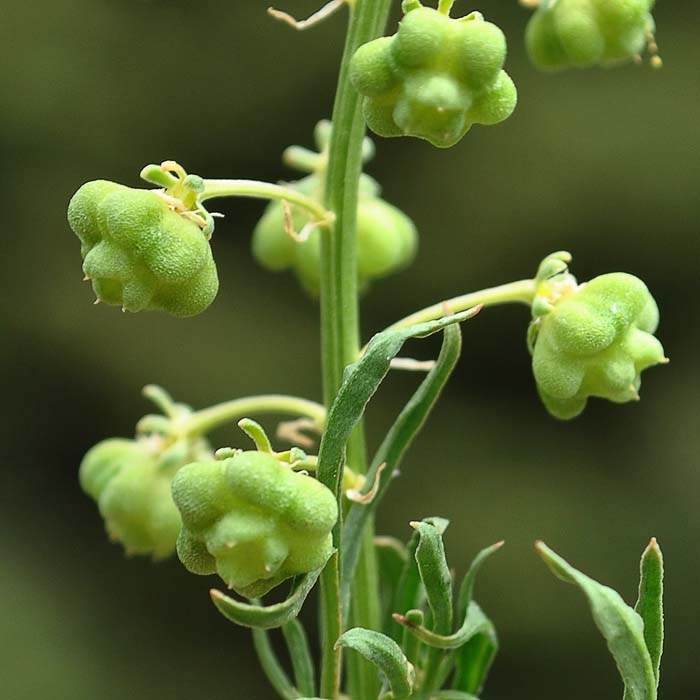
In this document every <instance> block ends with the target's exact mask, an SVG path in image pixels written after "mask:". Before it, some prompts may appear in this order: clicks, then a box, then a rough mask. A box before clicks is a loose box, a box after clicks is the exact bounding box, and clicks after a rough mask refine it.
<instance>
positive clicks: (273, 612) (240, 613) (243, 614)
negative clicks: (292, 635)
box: [209, 570, 321, 629]
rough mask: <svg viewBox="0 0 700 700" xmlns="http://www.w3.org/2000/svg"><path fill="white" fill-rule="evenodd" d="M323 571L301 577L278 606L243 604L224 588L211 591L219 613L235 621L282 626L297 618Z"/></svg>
mask: <svg viewBox="0 0 700 700" xmlns="http://www.w3.org/2000/svg"><path fill="white" fill-rule="evenodd" d="M320 573H321V570H318V571H312V572H311V573H308V574H305V575H304V576H299V577H297V578H296V579H295V580H294V583H293V584H292V591H291V593H290V594H289V596H288V597H287V598H286V599H285V600H283V601H282V602H281V603H276V604H274V605H267V606H263V605H258V604H257V603H241V602H240V601H238V600H234V599H233V598H229V596H227V595H225V594H224V593H222V592H221V591H217V590H216V589H212V590H211V591H210V592H209V593H210V595H211V599H212V601H213V603H214V605H216V607H217V609H218V610H219V612H220V613H221V614H222V615H223V616H224V617H225V618H226V619H228V620H231V622H235V623H236V624H237V625H241V626H243V627H254V628H258V629H273V628H275V627H281V626H282V625H284V624H286V623H287V622H289V621H290V620H293V619H294V618H295V617H296V616H297V615H298V614H299V611H300V610H301V607H302V605H304V601H305V600H306V596H308V595H309V592H310V591H311V589H312V588H313V587H314V584H315V583H316V580H317V579H318V577H319V574H320Z"/></svg>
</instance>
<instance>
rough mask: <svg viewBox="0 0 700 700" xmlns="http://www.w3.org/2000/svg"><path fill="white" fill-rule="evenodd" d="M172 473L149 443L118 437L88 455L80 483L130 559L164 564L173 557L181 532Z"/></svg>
mask: <svg viewBox="0 0 700 700" xmlns="http://www.w3.org/2000/svg"><path fill="white" fill-rule="evenodd" d="M172 472H173V470H172V465H167V467H164V466H163V464H162V463H161V460H160V459H159V454H158V452H157V451H156V450H154V449H153V445H152V444H151V443H150V442H149V441H148V440H125V439H119V438H114V439H110V440H104V441H103V442H100V443H98V444H97V445H95V447H93V448H92V449H91V450H90V451H89V452H88V453H87V454H86V455H85V457H84V459H83V461H82V463H81V465H80V484H81V486H82V488H83V490H84V491H85V492H86V493H87V494H88V495H89V496H91V497H92V498H93V499H94V500H95V501H96V502H97V505H98V507H99V510H100V514H101V515H102V517H103V518H104V520H105V527H106V529H107V532H108V533H109V536H110V538H111V539H113V540H115V541H118V542H121V543H122V544H123V545H124V548H125V549H126V550H127V552H128V553H129V554H146V555H152V556H153V558H154V559H161V558H163V557H167V556H169V555H170V554H172V553H173V551H174V550H175V543H176V541H177V536H178V533H179V531H180V514H179V513H178V510H177V508H176V507H175V504H174V503H173V500H172V497H171V495H170V485H171V482H172Z"/></svg>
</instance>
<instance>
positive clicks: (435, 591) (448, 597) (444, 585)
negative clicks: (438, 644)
mask: <svg viewBox="0 0 700 700" xmlns="http://www.w3.org/2000/svg"><path fill="white" fill-rule="evenodd" d="M448 524H449V523H448V521H447V520H445V519H444V518H426V519H424V520H421V521H414V522H412V523H411V527H412V528H414V529H415V530H416V532H418V547H417V548H416V563H417V564H418V573H419V574H420V578H421V581H422V583H423V588H424V589H425V593H426V596H427V598H428V605H429V606H430V610H431V611H432V613H433V628H434V631H435V632H437V633H438V634H449V633H450V631H451V630H452V575H451V574H450V568H449V566H448V565H447V559H446V558H445V547H444V545H443V542H442V535H443V533H444V532H445V530H446V529H447V525H448Z"/></svg>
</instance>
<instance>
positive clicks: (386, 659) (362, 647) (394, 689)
mask: <svg viewBox="0 0 700 700" xmlns="http://www.w3.org/2000/svg"><path fill="white" fill-rule="evenodd" d="M338 644H339V645H341V646H344V647H347V648H349V649H353V650H354V651H356V652H357V653H358V654H360V655H362V656H363V657H364V658H365V659H367V661H369V662H371V663H372V664H374V665H375V666H376V667H377V668H378V669H379V670H380V671H381V672H382V673H383V674H384V675H385V676H386V679H387V681H388V682H389V686H390V688H391V694H392V696H393V698H394V700H405V699H406V698H408V697H409V696H410V695H411V693H412V692H413V681H414V670H413V666H412V665H411V663H410V662H409V661H408V659H407V658H406V657H405V656H404V654H403V652H402V651H401V648H400V647H399V645H398V644H397V643H396V642H395V641H394V640H393V639H391V638H389V637H387V636H386V635H384V634H382V633H381V632H375V631H373V630H366V629H362V628H361V627H355V628H353V629H350V630H348V631H347V632H346V633H345V634H344V635H343V636H342V637H341V638H340V639H339V640H338Z"/></svg>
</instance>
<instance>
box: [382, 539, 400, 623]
mask: <svg viewBox="0 0 700 700" xmlns="http://www.w3.org/2000/svg"><path fill="white" fill-rule="evenodd" d="M374 549H375V552H376V554H377V566H378V569H379V581H380V583H381V594H382V619H385V620H387V619H391V612H393V608H392V605H393V603H394V598H395V596H396V588H397V586H398V583H399V580H400V578H401V572H402V571H403V569H404V566H405V565H406V561H407V560H408V550H407V549H406V545H404V544H403V542H400V541H399V540H397V539H396V538H394V537H375V538H374Z"/></svg>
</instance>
